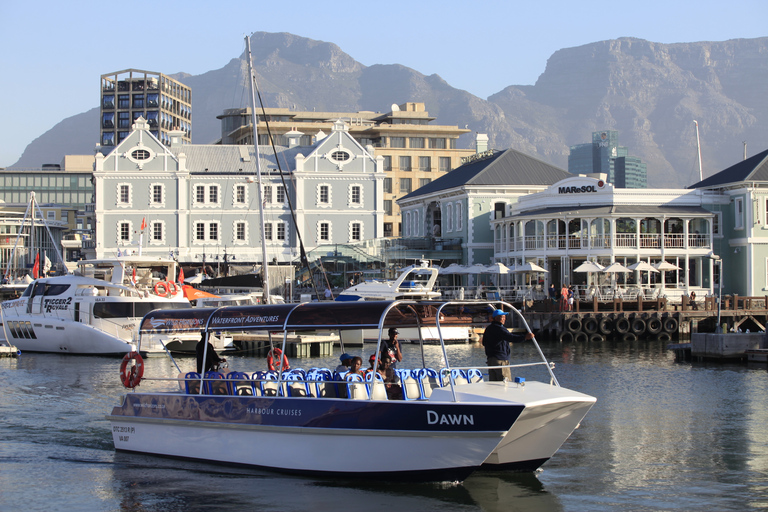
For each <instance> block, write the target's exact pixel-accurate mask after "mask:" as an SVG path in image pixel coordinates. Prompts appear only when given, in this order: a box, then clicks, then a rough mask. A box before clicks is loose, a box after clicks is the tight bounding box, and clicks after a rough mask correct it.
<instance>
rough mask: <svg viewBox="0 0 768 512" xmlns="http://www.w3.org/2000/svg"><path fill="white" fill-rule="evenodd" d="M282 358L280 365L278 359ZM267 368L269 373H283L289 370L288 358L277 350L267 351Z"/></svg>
mask: <svg viewBox="0 0 768 512" xmlns="http://www.w3.org/2000/svg"><path fill="white" fill-rule="evenodd" d="M281 357H282V361H283V364H282V366H281V365H280V358H281ZM267 367H268V368H269V369H270V371H273V372H274V371H285V370H288V369H289V368H290V365H289V364H288V358H287V357H286V355H285V354H283V351H282V350H280V349H279V348H273V349H272V350H270V351H269V353H268V354H267Z"/></svg>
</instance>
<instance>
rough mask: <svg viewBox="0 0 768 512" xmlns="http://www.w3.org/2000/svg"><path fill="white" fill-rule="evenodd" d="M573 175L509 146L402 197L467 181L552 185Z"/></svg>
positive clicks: (458, 168)
mask: <svg viewBox="0 0 768 512" xmlns="http://www.w3.org/2000/svg"><path fill="white" fill-rule="evenodd" d="M569 177H573V175H572V174H570V173H568V172H566V171H564V170H562V169H560V168H558V167H555V166H553V165H550V164H548V163H546V162H543V161H541V160H539V159H536V158H533V157H532V156H528V155H526V154H524V153H521V152H519V151H516V150H514V149H507V150H506V151H495V152H494V153H493V154H492V155H491V156H488V157H487V158H482V159H479V160H473V161H471V162H468V163H466V164H464V165H461V166H459V167H457V168H456V169H454V170H452V171H451V172H449V173H447V174H445V175H444V176H441V177H439V178H438V179H436V180H434V181H432V182H430V183H428V184H426V185H424V186H423V187H421V188H419V189H417V190H414V191H413V192H411V193H410V194H408V195H406V196H404V197H403V198H401V200H403V199H412V198H414V197H418V196H422V195H426V194H432V193H435V192H440V191H442V190H448V189H452V188H458V187H462V186H465V185H475V186H483V185H491V186H493V185H503V186H510V185H511V186H514V185H521V186H525V185H552V184H554V183H557V182H558V181H560V180H563V179H565V178H569Z"/></svg>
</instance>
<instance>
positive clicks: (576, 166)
mask: <svg viewBox="0 0 768 512" xmlns="http://www.w3.org/2000/svg"><path fill="white" fill-rule="evenodd" d="M570 150H571V151H570V154H569V155H568V172H570V173H571V174H596V173H604V174H606V175H607V176H608V183H612V184H613V185H615V186H616V187H618V188H647V187H648V184H647V174H648V172H647V168H646V167H647V166H646V164H644V163H643V161H642V160H640V159H639V158H637V157H634V156H629V150H628V149H627V148H626V147H624V146H619V132H617V131H615V130H605V131H602V132H592V142H590V143H588V144H577V145H575V146H571V148H570Z"/></svg>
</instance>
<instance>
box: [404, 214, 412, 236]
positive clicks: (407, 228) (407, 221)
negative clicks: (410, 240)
mask: <svg viewBox="0 0 768 512" xmlns="http://www.w3.org/2000/svg"><path fill="white" fill-rule="evenodd" d="M405 236H411V212H405Z"/></svg>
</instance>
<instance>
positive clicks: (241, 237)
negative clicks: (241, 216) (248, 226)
mask: <svg viewBox="0 0 768 512" xmlns="http://www.w3.org/2000/svg"><path fill="white" fill-rule="evenodd" d="M235 241H237V242H245V241H246V240H245V222H237V223H235Z"/></svg>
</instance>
